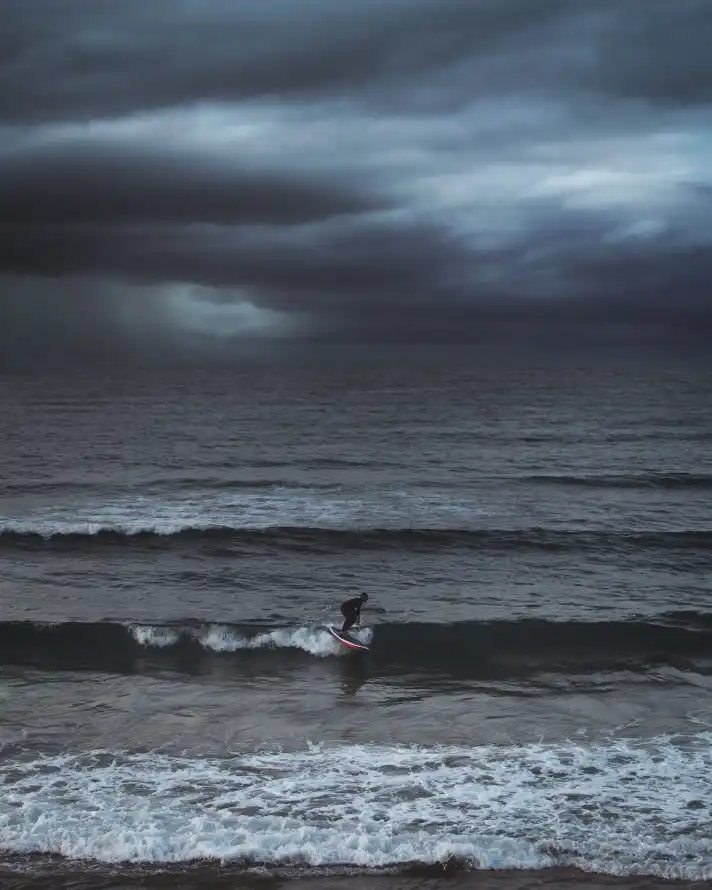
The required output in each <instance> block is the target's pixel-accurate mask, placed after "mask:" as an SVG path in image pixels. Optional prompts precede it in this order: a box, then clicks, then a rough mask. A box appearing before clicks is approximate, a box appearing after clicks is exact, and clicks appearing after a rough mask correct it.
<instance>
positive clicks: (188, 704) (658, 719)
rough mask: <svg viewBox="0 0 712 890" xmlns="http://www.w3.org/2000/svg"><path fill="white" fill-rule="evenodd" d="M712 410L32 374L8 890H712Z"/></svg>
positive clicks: (613, 397)
mask: <svg viewBox="0 0 712 890" xmlns="http://www.w3.org/2000/svg"><path fill="white" fill-rule="evenodd" d="M711 406H712V379H711V378H710V375H709V374H708V373H707V372H705V371H704V370H700V369H699V368H697V369H691V368H684V367H678V368H677V369H667V370H661V369H653V370H650V369H647V370H646V369H641V368H637V369H627V370H619V371H613V370H601V369H598V370H595V371H592V370H590V369H587V370H570V369H566V370H563V369H548V370H540V371H536V370H535V371H526V372H525V371H513V370H511V369H510V370H506V371H505V370H487V371H484V370H479V371H476V370H462V369H457V368H456V367H455V366H454V364H451V365H450V366H445V365H444V364H426V365H424V366H422V367H420V368H417V367H415V366H413V365H408V366H403V367H401V368H398V367H393V366H390V367H388V366H383V365H379V366H378V367H376V366H372V367H369V366H368V365H366V364H365V363H364V364H362V365H358V366H356V365H349V367H346V366H345V365H343V366H336V365H330V366H329V367H328V368H326V367H307V366H301V367H296V366H289V367H286V366H280V367H273V368H267V367H259V368H257V367H254V368H251V369H242V370H231V371H228V370H220V371H218V370H212V371H209V372H208V371H202V372H187V371H160V372H159V371H156V370H153V371H145V372H142V373H140V372H137V371H132V372H130V373H129V372H119V371H117V372H116V373H115V374H114V375H113V376H112V375H109V374H107V373H101V374H93V375H89V374H78V373H71V374H69V373H67V374H64V375H59V376H54V377H50V376H40V375H37V376H6V377H3V378H0V415H1V418H2V419H1V420H0V427H1V429H2V434H1V441H0V886H2V887H3V888H8V890H19V888H27V890H29V888H50V887H51V888H57V887H61V888H70V887H71V888H89V887H112V888H135V887H143V886H145V887H156V888H161V887H181V888H189V887H216V888H217V887H220V888H223V887H224V888H233V887H251V888H261V887H265V888H267V887H270V888H272V887H276V886H280V887H281V886H283V885H284V886H288V885H292V884H293V883H294V882H295V881H297V882H298V885H299V886H300V887H302V888H312V887H313V888H321V890H328V888H332V887H333V888H336V887H338V888H340V890H364V888H367V887H368V888H370V887H380V888H383V890H409V888H414V887H430V888H436V887H437V888H440V887H441V886H444V885H447V886H448V887H453V888H459V887H461V886H462V887H465V886H466V887H468V888H469V887H478V888H500V887H502V888H504V887H506V888H511V890H514V888H529V887H534V886H537V887H539V886H545V887H551V888H553V887H564V886H569V885H576V886H577V887H582V888H583V887H592V888H593V887H604V886H606V887H607V886H613V887H621V886H625V887H635V888H638V887H641V888H642V887H658V886H663V885H664V884H665V883H666V881H667V880H672V881H673V882H674V886H676V887H680V886H686V885H693V884H694V885H695V886H696V887H699V886H704V885H705V884H706V883H708V884H709V885H710V886H712V573H711V569H712V457H711V452H712V407H711ZM361 591H366V592H367V593H368V594H369V602H368V604H367V606H366V608H365V609H364V613H363V625H364V626H363V627H362V628H361V630H360V631H359V633H360V635H361V639H363V640H364V641H367V642H370V646H371V650H370V652H368V653H353V652H347V651H346V650H345V649H343V647H339V645H338V643H336V642H335V641H334V640H333V638H332V637H331V636H330V635H329V634H328V632H327V631H326V629H325V625H327V624H329V623H333V624H337V623H339V622H340V620H341V618H340V615H339V604H340V603H341V602H342V601H343V600H344V599H346V598H347V597H351V596H354V595H356V594H358V593H360V592H361Z"/></svg>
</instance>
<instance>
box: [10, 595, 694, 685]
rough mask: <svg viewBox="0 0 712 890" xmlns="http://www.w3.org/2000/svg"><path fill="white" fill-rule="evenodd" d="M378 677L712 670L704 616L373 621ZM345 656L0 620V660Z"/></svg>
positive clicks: (194, 628)
mask: <svg viewBox="0 0 712 890" xmlns="http://www.w3.org/2000/svg"><path fill="white" fill-rule="evenodd" d="M356 635H357V636H358V638H359V639H360V640H361V642H363V643H365V644H367V645H370V646H371V651H370V653H369V655H368V659H369V663H370V664H371V665H372V666H373V668H374V669H375V670H377V671H380V672H383V673H386V674H387V673H393V674H402V673H407V672H418V671H427V672H428V673H429V674H437V675H447V676H451V677H455V678H459V679H506V678H509V677H526V676H535V675H538V674H546V673H549V674H551V673H554V674H562V675H566V674H578V675H580V674H586V673H589V674H590V673H599V674H600V673H606V672H608V673H610V672H615V671H629V672H630V671H632V672H636V673H646V672H653V671H658V670H659V669H660V668H663V667H671V668H675V669H677V670H679V671H694V672H697V673H703V674H710V673H712V615H709V614H707V613H700V612H694V611H689V612H672V613H668V614H665V615H661V616H659V617H657V618H646V619H643V618H631V619H630V620H627V621H626V620H621V621H600V622H586V621H567V622H556V621H545V620H541V619H519V620H512V621H483V622H473V621H467V622H460V623H455V624H427V623H406V624H389V623H383V624H378V625H376V627H375V628H374V627H364V628H361V629H359V630H357V631H356ZM344 654H347V653H346V651H345V650H344V648H343V647H342V646H340V645H339V644H338V643H337V642H336V641H335V640H334V638H333V637H332V636H331V634H330V633H329V632H328V630H327V629H326V628H325V627H324V626H323V625H322V626H311V627H308V626H304V627H275V626H271V625H268V624H261V625H256V624H230V623H213V622H199V621H187V620H186V621H183V622H181V623H171V622H164V623H160V622H159V623H123V622H111V621H103V622H94V623H79V622H66V623H57V624H39V623H33V622H0V663H5V664H24V665H36V666H48V667H51V668H52V669H56V668H58V667H59V668H62V667H63V668H65V669H89V670H99V671H126V672H131V673H133V672H140V671H143V670H149V669H150V668H151V666H153V665H155V666H158V667H163V668H169V669H170V668H176V669H177V668H178V667H179V668H180V670H181V671H183V672H186V671H187V672H188V673H191V672H194V673H201V672H205V671H209V670H210V659H211V658H217V657H220V658H225V657H230V659H231V661H230V663H231V664H232V665H233V666H234V669H235V670H236V671H238V672H239V670H240V665H241V664H242V663H243V662H242V660H243V659H245V658H251V657H261V658H270V659H274V658H278V659H282V660H283V661H284V660H285V659H287V660H289V659H290V658H293V657H305V656H315V657H319V658H326V657H330V656H336V655H344Z"/></svg>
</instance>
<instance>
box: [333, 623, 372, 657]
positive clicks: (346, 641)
mask: <svg viewBox="0 0 712 890" xmlns="http://www.w3.org/2000/svg"><path fill="white" fill-rule="evenodd" d="M326 629H327V630H328V631H329V633H330V634H331V635H332V636H333V637H335V638H336V639H337V640H338V641H339V642H340V643H341V645H342V646H346V647H347V648H348V649H360V650H361V651H362V652H368V651H369V648H368V646H365V645H364V644H363V643H359V642H358V640H353V639H351V637H345V636H342V634H341V631H340V630H336V629H335V628H333V627H332V626H331V625H330V624H327V626H326Z"/></svg>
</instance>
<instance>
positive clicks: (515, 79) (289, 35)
mask: <svg viewBox="0 0 712 890" xmlns="http://www.w3.org/2000/svg"><path fill="white" fill-rule="evenodd" d="M711 37H712V30H711V25H710V15H709V6H708V3H707V0H675V2H670V0H626V2H625V3H620V2H617V0H616V2H614V0H595V2H594V0H536V2H531V0H388V2H376V0H361V2H360V3H358V4H351V5H349V6H344V5H343V4H333V3H328V2H326V0H299V2H293V0H274V2H272V3H262V2H260V0H243V2H240V3H235V2H232V0H210V2H202V0H153V2H151V3H145V2H143V0H103V2H101V3H96V2H92V0H5V3H4V4H3V29H2V36H0V59H1V61H0V119H5V120H37V119H66V118H72V117H79V118H88V117H97V116H105V115H113V114H122V113H129V112H132V111H135V110H141V109H153V108H159V107H165V106H170V105H183V104H185V103H190V102H203V101H229V100H242V99H249V98H254V97H265V96H273V97H284V96H290V95H291V96H296V95H299V94H312V95H314V94H320V95H338V96H343V95H344V93H350V94H351V95H352V96H353V94H354V91H355V90H356V91H359V90H360V91H367V92H369V91H370V95H371V97H372V98H373V99H375V100H378V101H381V100H383V99H384V98H385V95H386V94H387V93H388V91H389V90H396V91H397V92H398V93H399V95H400V98H401V100H402V101H403V102H405V103H406V104H409V103H410V102H412V101H413V100H414V99H417V98H418V97H420V96H421V95H422V97H423V98H424V99H425V100H427V97H428V95H429V94H433V93H434V94H435V95H436V96H437V100H438V102H439V103H442V102H446V101H447V99H448V95H449V94H450V95H456V96H458V99H459V101H462V100H464V99H466V98H467V97H472V96H473V95H492V94H497V93H501V92H503V91H508V90H509V91H515V92H516V91H521V90H526V91H529V90H552V89H553V90H556V89H558V88H560V87H561V86H562V78H563V79H564V80H563V83H564V85H565V86H567V87H569V88H571V87H575V86H576V85H577V84H578V85H579V86H580V87H582V88H585V89H590V90H593V91H594V92H599V91H603V92H609V93H612V94H620V95H621V96H630V97H642V98H645V99H650V100H653V101H656V100H660V101H682V102H685V101H696V102H704V101H707V100H708V99H709V98H710V97H711V96H712V60H711V57H710V54H709V52H707V47H708V46H709V42H710V38H711ZM661 47H662V53H663V54H664V58H663V59H662V60H661ZM443 72H444V74H445V78H446V79H445V81H444V82H443V81H442V80H438V73H441V74H442V73H443Z"/></svg>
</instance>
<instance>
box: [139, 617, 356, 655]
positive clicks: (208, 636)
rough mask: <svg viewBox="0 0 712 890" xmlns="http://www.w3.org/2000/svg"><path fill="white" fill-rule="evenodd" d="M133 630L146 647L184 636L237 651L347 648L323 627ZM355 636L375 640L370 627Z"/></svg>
mask: <svg viewBox="0 0 712 890" xmlns="http://www.w3.org/2000/svg"><path fill="white" fill-rule="evenodd" d="M130 632H131V634H132V636H133V637H134V639H135V640H136V642H137V643H139V644H140V645H142V646H157V647H161V648H164V647H166V646H172V645H174V644H175V643H177V642H178V640H179V639H180V637H181V636H185V637H188V638H191V639H194V640H196V641H197V642H199V643H200V645H201V646H203V647H204V648H206V649H211V650H212V651H213V652H237V651H238V650H240V649H302V650H303V651H304V652H308V653H309V654H310V655H317V656H320V657H324V656H327V655H342V654H345V650H344V648H343V647H342V646H341V645H340V644H339V643H337V641H336V640H335V639H334V638H333V637H332V636H331V634H330V633H329V632H328V631H327V630H326V629H325V628H320V627H297V628H277V629H275V630H269V631H264V632H262V633H258V634H255V635H254V636H247V635H243V634H241V633H239V632H238V631H236V630H235V629H234V628H231V627H229V626H225V625H220V624H213V625H209V626H207V627H201V628H193V627H185V628H165V627H160V626H151V625H132V626H131V627H130ZM353 636H354V637H355V638H356V639H357V640H359V641H360V642H362V643H364V644H366V645H368V644H369V643H370V642H371V641H372V640H373V630H372V629H371V628H370V627H364V628H360V629H357V630H356V631H354V632H353Z"/></svg>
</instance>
